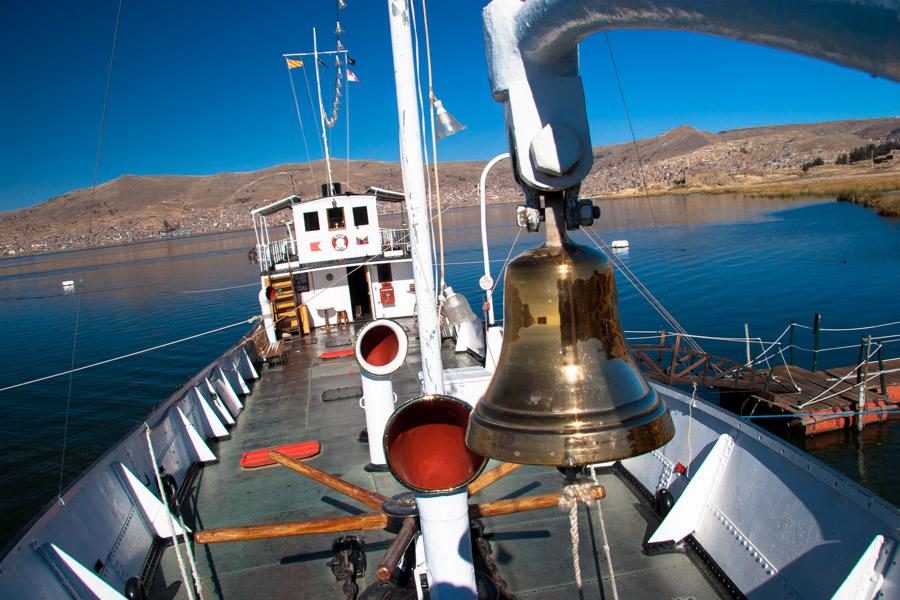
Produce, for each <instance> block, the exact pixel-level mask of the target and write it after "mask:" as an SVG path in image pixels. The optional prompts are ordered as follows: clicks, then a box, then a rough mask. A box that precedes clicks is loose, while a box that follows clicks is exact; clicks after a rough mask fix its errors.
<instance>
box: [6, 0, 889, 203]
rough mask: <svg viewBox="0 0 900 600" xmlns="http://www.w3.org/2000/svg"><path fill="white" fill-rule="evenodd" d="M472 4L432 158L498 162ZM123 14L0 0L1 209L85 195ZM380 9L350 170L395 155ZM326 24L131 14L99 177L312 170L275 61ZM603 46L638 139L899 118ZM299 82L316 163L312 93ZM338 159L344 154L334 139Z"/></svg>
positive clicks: (589, 83) (855, 93) (365, 39)
mask: <svg viewBox="0 0 900 600" xmlns="http://www.w3.org/2000/svg"><path fill="white" fill-rule="evenodd" d="M482 5H483V3H482V2H475V1H469V0H462V1H459V2H434V1H432V2H431V3H430V4H429V6H428V8H429V10H430V13H429V17H430V22H431V23H430V24H431V39H432V61H433V65H434V72H435V91H436V93H437V95H438V96H439V97H440V98H441V99H442V100H443V101H444V104H445V105H446V106H447V107H448V108H449V109H450V111H451V112H452V113H453V114H454V115H455V116H456V117H457V118H458V119H459V120H460V121H462V122H464V123H466V124H467V125H468V129H467V130H466V131H465V132H463V133H461V134H459V135H456V136H454V137H452V138H448V139H446V140H444V141H442V142H441V146H440V157H441V159H442V160H462V159H486V158H489V157H490V156H492V155H494V154H496V153H498V152H502V151H504V150H505V136H504V133H503V122H502V112H501V109H500V107H499V105H497V104H495V103H494V102H493V101H492V100H491V96H490V91H489V87H488V82H487V74H486V69H485V62H484V51H483V46H482V38H481V19H480V12H481V7H482ZM116 7H117V0H86V1H85V2H78V3H70V2H46V1H42V0H33V1H25V0H5V1H4V2H0V74H2V75H0V76H2V78H3V85H2V89H3V93H2V94H0V210H10V209H15V208H20V207H24V206H29V205H32V204H36V203H38V202H40V201H43V200H45V199H47V198H49V197H52V196H54V195H58V194H61V193H64V192H66V191H68V190H70V189H73V188H79V187H87V186H89V185H90V182H91V178H92V173H93V167H94V156H95V153H96V144H97V131H98V127H99V121H100V114H101V108H102V105H103V93H104V86H105V82H106V70H107V63H108V60H109V50H110V44H111V40H112V31H113V25H114V22H115V15H116ZM386 7H387V2H386V1H382V0H348V7H347V9H345V10H344V11H342V16H341V21H342V24H343V26H344V29H345V30H346V34H345V35H344V36H343V38H342V39H343V40H344V43H345V45H346V46H347V47H348V48H349V49H350V51H351V55H352V56H353V57H354V58H355V59H356V61H357V64H356V66H355V67H353V70H354V72H355V73H356V74H357V76H358V77H359V78H360V80H361V82H360V83H359V84H353V85H352V87H351V89H350V103H351V109H350V112H351V120H352V126H351V136H352V142H351V156H352V157H354V158H369V159H382V160H396V158H397V155H398V150H397V131H396V127H397V125H396V115H395V108H396V104H395V97H394V88H393V70H392V65H391V58H390V57H391V54H390V38H389V31H388V19H387V8H386ZM334 13H335V9H334V5H333V4H332V3H331V2H328V1H318V0H317V1H312V0H307V1H294V2H274V1H267V0H261V1H256V2H237V1H231V0H225V1H220V2H211V1H201V0H196V1H190V2H185V1H183V0H180V1H175V0H160V1H154V2H151V1H149V0H125V2H124V8H123V12H122V20H121V25H120V30H119V43H118V48H117V54H116V60H115V64H114V67H113V75H112V88H111V93H110V102H109V111H108V115H107V122H106V133H105V136H104V145H103V153H102V158H101V163H100V170H99V181H101V182H103V181H107V180H110V179H113V178H115V177H117V176H119V175H122V174H126V173H134V174H188V175H200V174H209V173H215V172H220V171H238V170H240V171H243V170H253V169H259V168H263V167H267V166H270V165H273V164H277V163H281V162H289V161H304V160H306V154H305V152H304V149H303V144H302V142H301V140H300V136H299V132H298V127H297V121H296V117H295V115H294V107H293V100H292V99H291V91H290V87H289V84H288V78H287V74H286V71H285V67H284V62H283V60H282V58H281V54H282V53H284V52H291V51H306V50H311V49H312V37H311V28H312V27H313V26H317V27H318V28H319V30H320V40H321V46H324V47H325V48H331V47H333V43H334V38H333V31H334ZM610 39H611V40H612V44H613V47H614V50H615V53H616V59H617V61H618V63H619V69H620V73H621V76H622V81H623V86H624V89H625V94H626V96H627V98H628V102H629V108H630V110H631V114H632V118H633V120H634V126H635V133H636V134H637V135H638V137H647V136H652V135H656V134H658V133H661V132H662V131H665V130H666V129H670V128H672V127H676V126H678V125H682V124H690V125H693V126H695V127H698V128H701V129H707V130H711V131H719V130H722V129H730V128H737V127H747V126H753V125H766V124H773V123H792V122H805V121H822V120H830V119H845V118H866V117H880V116H895V115H898V114H900V85H898V84H895V83H892V82H887V81H884V80H879V79H874V78H872V77H870V76H868V75H866V74H864V73H858V72H854V71H850V70H847V69H843V68H841V67H837V66H833V65H830V64H826V63H822V62H819V61H815V60H812V59H808V58H804V57H800V56H796V55H790V54H787V53H784V52H780V51H776V50H770V49H767V48H761V47H757V46H751V45H748V44H743V43H738V42H732V41H729V40H723V39H718V38H713V37H709V36H701V35H695V34H688V33H671V32H613V33H611V34H610ZM581 52H582V54H581V56H582V74H583V77H584V80H585V89H586V94H587V98H588V106H589V115H590V119H591V130H592V141H593V143H594V145H600V144H605V143H613V142H622V141H626V140H627V139H629V134H628V127H627V122H626V120H625V117H624V113H623V110H622V105H621V102H620V100H619V96H618V90H617V88H616V86H615V80H614V79H613V75H612V70H611V67H610V60H609V56H608V52H607V49H606V45H605V41H604V39H603V36H602V35H599V36H594V37H592V38H589V39H588V40H586V41H585V42H584V43H583V44H582V48H581ZM295 75H297V72H296V71H295ZM329 75H330V73H329V74H325V75H324V77H326V79H327V78H328V77H329ZM296 81H297V82H298V83H299V87H298V88H297V91H298V94H300V96H299V97H300V100H301V108H305V110H304V111H303V113H302V114H303V117H304V124H305V125H306V129H307V134H308V136H309V139H308V144H309V148H310V152H311V153H312V154H313V158H314V159H315V158H318V157H319V151H318V147H319V146H318V144H317V143H316V140H315V139H313V137H312V132H313V131H314V126H313V121H312V114H311V113H310V110H309V101H308V100H307V97H306V90H305V84H303V81H302V76H299V77H298V79H297V80H296ZM339 136H340V138H341V140H343V132H342V131H340V132H339ZM335 146H336V147H335V148H334V153H335V154H336V155H337V156H344V155H345V151H344V144H343V141H341V143H339V144H336V145H335Z"/></svg>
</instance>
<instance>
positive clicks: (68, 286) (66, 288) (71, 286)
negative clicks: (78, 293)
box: [62, 279, 75, 294]
mask: <svg viewBox="0 0 900 600" xmlns="http://www.w3.org/2000/svg"><path fill="white" fill-rule="evenodd" d="M62 289H63V292H65V293H67V294H71V293H72V292H74V291H75V282H74V281H72V280H71V279H69V280H67V281H63V282H62Z"/></svg>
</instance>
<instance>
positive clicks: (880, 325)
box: [794, 321, 900, 331]
mask: <svg viewBox="0 0 900 600" xmlns="http://www.w3.org/2000/svg"><path fill="white" fill-rule="evenodd" d="M794 325H795V326H796V327H802V328H803V329H812V327H810V326H809V325H801V324H800V323H794ZM891 325H900V321H891V322H890V323H879V324H877V325H865V326H863V327H832V328H826V327H820V328H819V331H864V330H866V329H878V328H880V327H890V326H891Z"/></svg>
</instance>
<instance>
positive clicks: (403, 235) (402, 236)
mask: <svg viewBox="0 0 900 600" xmlns="http://www.w3.org/2000/svg"><path fill="white" fill-rule="evenodd" d="M381 251H382V252H383V253H384V254H388V253H389V252H390V253H392V255H396V256H399V255H400V254H402V255H403V256H409V229H382V230H381Z"/></svg>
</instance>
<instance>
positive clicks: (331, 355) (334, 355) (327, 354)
mask: <svg viewBox="0 0 900 600" xmlns="http://www.w3.org/2000/svg"><path fill="white" fill-rule="evenodd" d="M355 353H356V350H354V349H353V348H347V349H346V350H332V351H331V352H323V353H322V354H320V355H319V358H325V359H328V358H340V357H342V356H353V355H354V354H355Z"/></svg>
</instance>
